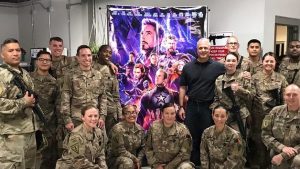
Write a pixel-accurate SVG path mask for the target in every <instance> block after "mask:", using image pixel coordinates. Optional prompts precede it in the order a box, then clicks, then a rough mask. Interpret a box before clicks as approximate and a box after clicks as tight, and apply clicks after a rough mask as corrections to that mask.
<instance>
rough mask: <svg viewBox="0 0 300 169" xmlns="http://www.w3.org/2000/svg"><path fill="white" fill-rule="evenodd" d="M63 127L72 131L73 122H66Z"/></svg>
mask: <svg viewBox="0 0 300 169" xmlns="http://www.w3.org/2000/svg"><path fill="white" fill-rule="evenodd" d="M65 127H66V128H67V129H68V130H69V131H72V130H73V129H74V123H72V122H71V123H68V124H66V125H65Z"/></svg>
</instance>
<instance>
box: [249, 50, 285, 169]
mask: <svg viewBox="0 0 300 169" xmlns="http://www.w3.org/2000/svg"><path fill="white" fill-rule="evenodd" d="M262 62H263V71H261V72H257V73H256V74H255V75H253V77H252V82H253V87H254V90H253V93H252V95H253V108H252V115H253V116H252V117H253V121H252V126H251V131H250V138H251V140H252V141H253V143H254V144H253V148H251V151H252V153H253V157H252V158H251V160H250V164H251V165H253V166H252V167H253V168H263V169H264V168H267V167H268V165H269V162H270V161H269V160H268V157H269V152H268V151H267V148H266V147H265V146H264V144H263V143H262V140H261V125H262V121H263V119H264V117H265V115H267V114H269V112H270V111H271V109H272V108H273V107H275V106H278V105H281V104H283V100H282V96H283V90H284V89H285V87H286V86H287V85H288V83H287V81H286V79H285V77H284V76H283V75H281V74H279V73H277V72H275V71H274V69H275V64H276V61H275V54H274V53H273V52H267V53H266V54H265V55H264V56H263V58H262Z"/></svg>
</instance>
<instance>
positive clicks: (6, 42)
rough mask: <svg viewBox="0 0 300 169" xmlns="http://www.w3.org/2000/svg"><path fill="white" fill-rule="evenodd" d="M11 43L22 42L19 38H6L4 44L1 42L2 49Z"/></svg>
mask: <svg viewBox="0 0 300 169" xmlns="http://www.w3.org/2000/svg"><path fill="white" fill-rule="evenodd" d="M9 43H17V44H20V43H19V41H18V40H17V39H14V38H8V39H5V40H4V41H3V42H2V44H1V50H2V48H3V47H4V46H5V45H7V44H9Z"/></svg>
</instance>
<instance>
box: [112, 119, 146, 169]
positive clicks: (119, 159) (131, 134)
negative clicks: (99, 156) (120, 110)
mask: <svg viewBox="0 0 300 169" xmlns="http://www.w3.org/2000/svg"><path fill="white" fill-rule="evenodd" d="M110 135H111V136H110V140H109V141H110V142H109V148H110V154H109V160H110V162H109V166H110V168H113V169H114V168H116V169H129V168H134V166H135V164H134V163H135V162H137V161H139V162H140V164H141V162H142V159H143V157H144V129H143V128H142V127H141V126H140V125H139V124H137V123H135V124H133V125H132V124H128V123H127V122H125V121H123V122H120V123H118V124H116V125H115V126H114V127H113V128H112V130H111V132H110Z"/></svg>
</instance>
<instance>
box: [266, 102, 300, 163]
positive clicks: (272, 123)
mask: <svg viewBox="0 0 300 169" xmlns="http://www.w3.org/2000/svg"><path fill="white" fill-rule="evenodd" d="M299 114H300V111H298V112H289V111H288V108H287V106H286V105H281V106H277V107H275V108H274V109H272V111H271V112H270V113H269V114H268V115H266V117H265V119H264V121H263V125H262V141H263V142H264V144H265V145H266V146H267V147H268V148H269V149H272V150H273V151H274V153H275V154H279V153H281V154H282V156H283V157H284V160H283V163H282V164H281V165H280V166H274V167H273V168H274V169H286V168H293V167H296V168H299V167H300V154H299V153H300V116H299ZM285 146H288V147H294V148H295V149H297V150H298V155H296V156H295V157H293V158H291V159H290V158H289V157H288V156H287V155H286V154H284V153H283V152H282V149H283V148H284V147H285Z"/></svg>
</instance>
